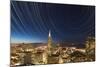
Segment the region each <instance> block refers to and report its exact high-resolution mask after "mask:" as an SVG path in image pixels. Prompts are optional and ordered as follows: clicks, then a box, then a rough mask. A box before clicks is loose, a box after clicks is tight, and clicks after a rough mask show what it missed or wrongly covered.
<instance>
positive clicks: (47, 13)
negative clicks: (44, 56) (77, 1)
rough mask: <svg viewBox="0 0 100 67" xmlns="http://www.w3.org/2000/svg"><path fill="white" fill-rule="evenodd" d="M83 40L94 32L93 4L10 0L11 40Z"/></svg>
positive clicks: (18, 41)
mask: <svg viewBox="0 0 100 67" xmlns="http://www.w3.org/2000/svg"><path fill="white" fill-rule="evenodd" d="M49 30H51V35H52V39H53V40H54V41H56V42H59V41H72V42H83V41H84V40H85V39H86V37H87V36H89V35H91V36H94V35H95V6H82V5H67V4H54V3H53V4H51V3H39V2H23V1H22V2H21V1H11V42H12V43H20V42H21V43H22V42H47V39H48V32H49Z"/></svg>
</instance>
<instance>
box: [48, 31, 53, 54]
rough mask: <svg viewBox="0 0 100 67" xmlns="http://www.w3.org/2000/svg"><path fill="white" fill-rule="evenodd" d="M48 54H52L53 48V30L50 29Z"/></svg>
mask: <svg viewBox="0 0 100 67" xmlns="http://www.w3.org/2000/svg"><path fill="white" fill-rule="evenodd" d="M47 48H48V54H49V55H51V49H52V38H51V31H50V30H49V35H48V45H47Z"/></svg>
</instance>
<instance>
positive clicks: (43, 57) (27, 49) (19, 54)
mask: <svg viewBox="0 0 100 67" xmlns="http://www.w3.org/2000/svg"><path fill="white" fill-rule="evenodd" d="M85 45H86V47H85V48H76V47H68V46H66V47H62V46H60V44H59V43H58V44H56V46H53V43H52V38H51V34H50V32H49V36H48V43H46V44H45V45H42V46H41V45H40V46H37V47H35V46H34V45H32V44H29V43H28V44H27V43H25V44H24V43H22V44H11V65H23V66H26V65H36V64H61V63H70V62H86V61H95V38H94V37H88V38H87V40H86V43H85Z"/></svg>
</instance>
